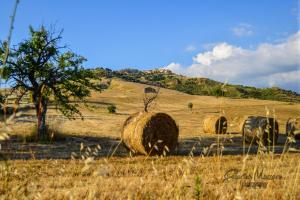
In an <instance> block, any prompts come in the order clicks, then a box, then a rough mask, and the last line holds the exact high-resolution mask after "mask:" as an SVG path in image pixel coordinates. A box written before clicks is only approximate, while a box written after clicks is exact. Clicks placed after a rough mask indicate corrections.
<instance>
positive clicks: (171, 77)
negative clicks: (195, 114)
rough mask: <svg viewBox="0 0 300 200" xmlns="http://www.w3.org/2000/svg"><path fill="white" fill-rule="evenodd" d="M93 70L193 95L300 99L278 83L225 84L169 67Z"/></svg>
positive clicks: (105, 74)
mask: <svg viewBox="0 0 300 200" xmlns="http://www.w3.org/2000/svg"><path fill="white" fill-rule="evenodd" d="M92 70H93V71H94V73H95V75H96V76H99V78H101V77H106V78H120V79H123V80H126V81H130V82H137V83H144V84H148V85H153V86H160V87H163V88H168V89H173V90H177V91H181V92H184V93H187V94H192V95H207V96H225V97H231V98H256V99H265V100H276V101H286V102H300V94H298V93H296V92H293V91H291V90H284V89H281V88H278V87H272V88H255V87H249V86H243V85H231V84H226V85H224V83H221V82H218V81H214V80H210V79H208V78H190V77H186V76H182V75H178V74H175V73H173V72H171V71H170V70H166V69H157V70H149V71H140V70H137V69H124V70H119V71H113V70H111V69H108V68H95V69H92Z"/></svg>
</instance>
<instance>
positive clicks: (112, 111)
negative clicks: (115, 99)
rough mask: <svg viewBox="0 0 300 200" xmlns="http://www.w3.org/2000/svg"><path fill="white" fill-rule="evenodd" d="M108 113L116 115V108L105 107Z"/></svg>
mask: <svg viewBox="0 0 300 200" xmlns="http://www.w3.org/2000/svg"><path fill="white" fill-rule="evenodd" d="M107 110H108V113H116V110H117V107H116V106H115V105H109V106H107Z"/></svg>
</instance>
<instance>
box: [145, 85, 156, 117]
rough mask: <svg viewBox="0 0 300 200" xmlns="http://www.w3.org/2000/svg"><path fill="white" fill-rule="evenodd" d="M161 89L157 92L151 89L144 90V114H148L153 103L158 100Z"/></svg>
mask: <svg viewBox="0 0 300 200" xmlns="http://www.w3.org/2000/svg"><path fill="white" fill-rule="evenodd" d="M159 90H160V88H158V89H157V90H156V89H154V88H151V87H147V88H145V89H144V98H143V102H144V112H148V109H149V108H150V106H151V105H152V103H153V102H154V101H155V100H156V98H157V97H158V94H159Z"/></svg>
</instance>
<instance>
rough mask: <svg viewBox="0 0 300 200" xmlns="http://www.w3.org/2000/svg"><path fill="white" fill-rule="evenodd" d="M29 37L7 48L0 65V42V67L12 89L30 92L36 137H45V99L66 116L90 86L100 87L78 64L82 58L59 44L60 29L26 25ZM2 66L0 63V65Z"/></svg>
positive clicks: (2, 49) (0, 47)
mask: <svg viewBox="0 0 300 200" xmlns="http://www.w3.org/2000/svg"><path fill="white" fill-rule="evenodd" d="M29 31H30V37H29V38H28V39H26V40H24V41H23V42H21V43H19V45H18V46H16V47H14V48H12V49H9V56H8V59H7V61H6V64H5V65H4V57H5V55H4V54H5V52H6V49H7V48H8V46H7V43H5V42H3V43H0V66H1V72H2V77H1V78H3V79H5V80H6V81H7V82H9V85H10V86H11V89H12V90H15V91H17V90H22V91H24V92H26V93H27V94H28V93H29V94H31V95H32V101H33V103H34V105H35V111H36V116H37V119H38V120H37V127H38V133H37V139H43V138H47V135H46V134H47V133H46V113H47V109H48V105H49V102H50V101H51V102H53V103H54V104H55V105H56V107H57V108H58V109H59V110H60V111H61V112H62V114H63V115H65V116H67V117H68V118H73V116H74V115H76V114H78V115H80V116H81V117H82V114H81V112H80V111H79V104H78V103H79V102H84V101H85V98H86V97H88V96H89V95H90V92H91V91H90V89H94V90H96V91H100V90H101V87H99V84H97V82H96V81H92V79H94V78H95V77H94V74H93V73H92V71H90V70H85V69H84V68H83V66H82V63H83V62H84V61H86V59H85V58H84V57H82V56H80V55H76V54H75V53H73V52H72V51H70V50H68V49H67V47H66V46H60V45H59V42H60V40H61V38H62V37H61V34H62V31H61V32H59V33H57V32H55V31H48V30H46V29H45V27H44V26H41V27H40V28H39V29H38V30H34V29H33V28H32V27H30V28H29ZM3 65H4V66H3Z"/></svg>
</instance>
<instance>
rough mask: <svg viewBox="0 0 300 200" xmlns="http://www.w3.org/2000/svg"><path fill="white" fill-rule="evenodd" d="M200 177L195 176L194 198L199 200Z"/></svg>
mask: <svg viewBox="0 0 300 200" xmlns="http://www.w3.org/2000/svg"><path fill="white" fill-rule="evenodd" d="M201 192H202V189H201V179H200V176H199V175H197V176H196V178H195V199H197V200H200V199H201Z"/></svg>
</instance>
